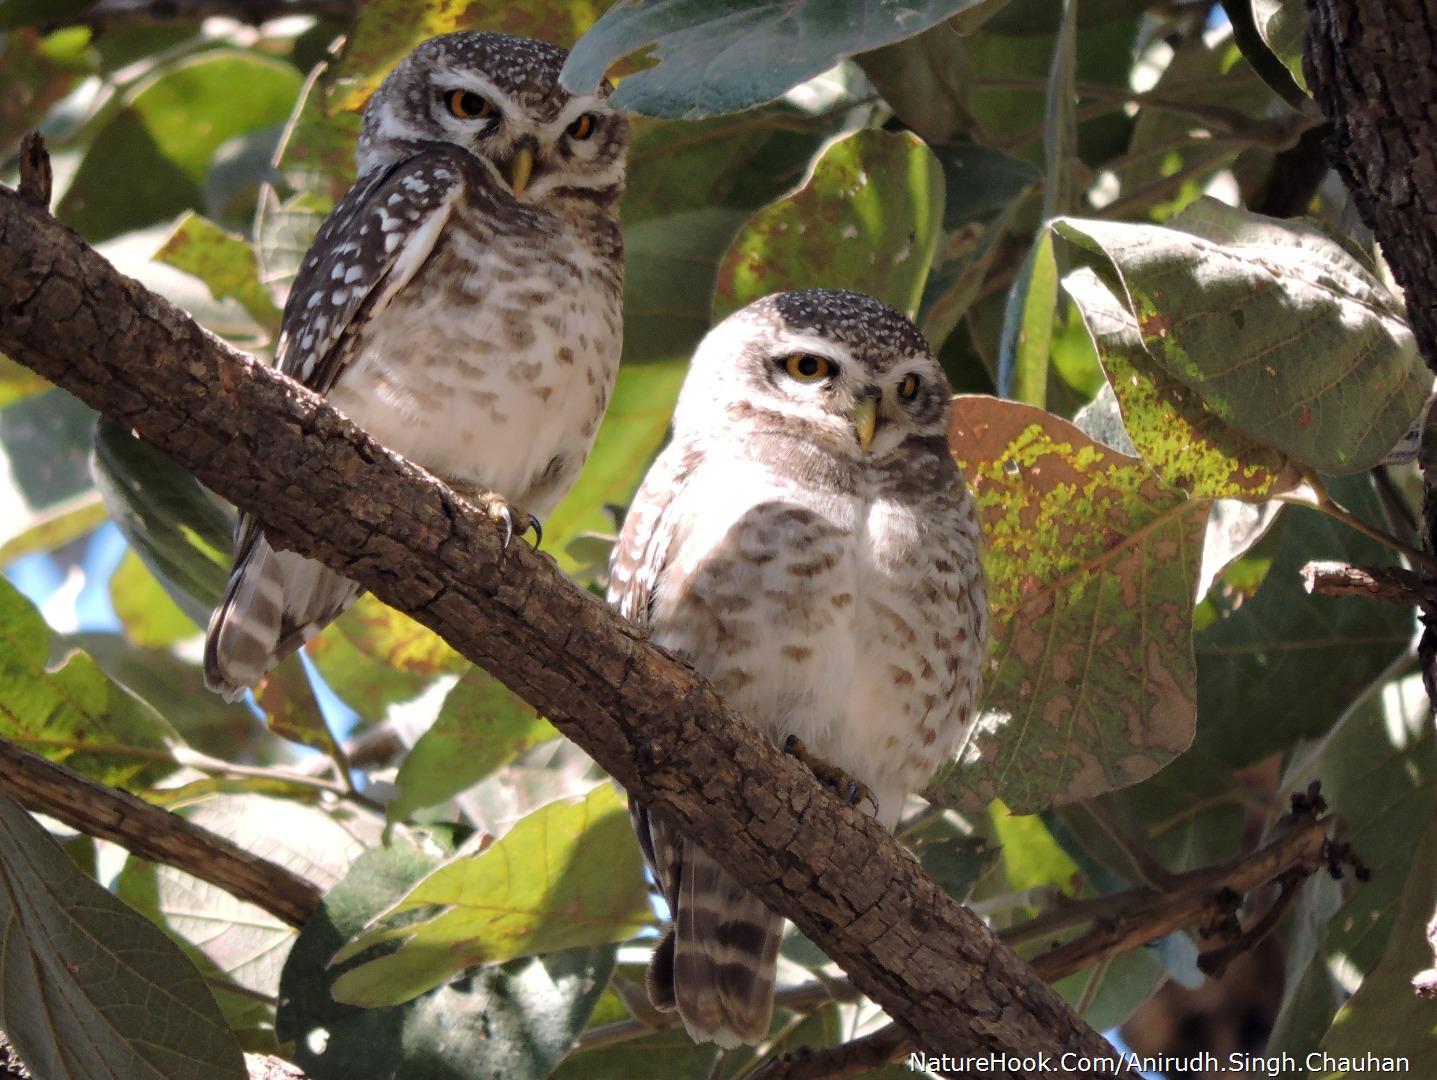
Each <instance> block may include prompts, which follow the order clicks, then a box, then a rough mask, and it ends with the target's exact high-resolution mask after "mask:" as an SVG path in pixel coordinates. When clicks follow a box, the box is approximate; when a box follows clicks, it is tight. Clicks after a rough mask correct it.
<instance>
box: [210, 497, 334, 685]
mask: <svg viewBox="0 0 1437 1080" xmlns="http://www.w3.org/2000/svg"><path fill="white" fill-rule="evenodd" d="M240 535H241V537H244V539H243V540H242V542H241V543H240V546H239V550H238V551H237V552H236V554H235V565H234V570H233V571H232V572H231V574H230V582H229V588H228V589H226V591H225V597H224V600H223V601H222V602H221V603H220V605H219V607H217V608H216V609H215V613H214V615H213V616H212V617H211V618H210V625H209V629H208V630H207V631H206V632H205V685H206V686H208V687H209V688H210V689H211V690H213V691H214V692H215V693H217V694H220V695H221V696H223V697H224V699H225V700H226V701H236V700H238V699H239V698H240V697H241V696H242V695H243V694H244V692H245V691H246V690H247V689H249V688H250V687H252V686H254V685H255V684H256V683H258V682H259V681H260V680H261V679H262V678H264V676H265V675H266V674H267V673H268V672H269V671H271V670H272V669H273V668H274V667H275V665H276V664H278V663H279V662H280V661H281V660H283V659H284V658H285V657H287V656H289V654H290V653H292V652H294V651H295V650H296V649H298V648H300V647H301V646H302V645H303V644H304V643H305V642H306V641H308V640H309V639H310V638H312V637H314V635H315V634H317V633H319V632H320V631H321V630H323V629H324V627H325V626H326V625H328V624H329V623H330V622H331V621H332V620H333V619H335V618H336V617H337V616H338V615H339V614H340V613H341V612H343V611H344V609H345V608H347V607H349V605H350V604H352V603H353V602H354V600H355V598H356V597H357V596H358V595H359V593H360V588H359V586H358V585H356V584H355V583H354V582H352V581H350V580H349V579H348V578H345V577H341V576H340V575H339V574H336V573H335V572H334V571H332V570H330V569H329V568H328V567H326V566H325V565H324V564H323V563H318V562H315V561H314V560H313V559H306V558H304V557H303V556H302V555H296V554H295V553H294V552H292V551H275V550H274V548H272V547H270V546H269V542H268V541H266V540H265V538H264V536H263V534H261V533H260V532H259V530H258V529H257V528H253V527H247V523H246V522H245V521H243V520H242V521H241V524H240Z"/></svg>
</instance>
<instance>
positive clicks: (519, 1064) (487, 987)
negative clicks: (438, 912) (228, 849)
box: [276, 835, 613, 1080]
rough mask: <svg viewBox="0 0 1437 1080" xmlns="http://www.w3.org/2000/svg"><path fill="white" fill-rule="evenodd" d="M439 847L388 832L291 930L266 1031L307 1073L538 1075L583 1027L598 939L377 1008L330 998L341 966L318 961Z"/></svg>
mask: <svg viewBox="0 0 1437 1080" xmlns="http://www.w3.org/2000/svg"><path fill="white" fill-rule="evenodd" d="M436 841H437V843H436ZM447 850H448V844H447V841H446V840H445V838H444V837H443V836H442V835H440V836H435V837H432V838H430V840H429V841H428V842H427V843H425V845H424V846H423V849H421V848H420V847H419V846H418V845H416V844H414V843H413V842H411V841H409V840H407V839H404V838H403V837H400V838H397V839H396V840H395V841H394V842H393V843H392V844H391V845H390V846H389V847H387V848H377V849H374V850H371V851H367V852H365V853H364V854H363V855H361V856H360V857H359V859H358V860H357V861H356V862H355V864H354V866H353V867H352V868H351V870H350V871H349V873H348V874H347V875H346V876H345V878H344V880H343V881H341V882H340V883H339V884H338V885H336V886H335V887H334V888H333V889H331V890H330V891H329V893H327V894H326V896H325V898H324V904H323V906H321V908H320V910H319V911H318V913H316V915H315V916H314V917H313V918H312V919H310V920H309V922H308V923H307V924H306V925H305V927H304V929H303V930H302V931H301V932H300V936H299V940H298V941H297V942H296V943H295V945H294V948H293V949H292V950H291V951H290V956H289V960H288V961H287V962H286V964H285V968H284V973H283V976H282V977H281V981H280V1007H279V1013H278V1016H277V1018H276V1034H277V1035H278V1036H279V1037H280V1038H281V1039H284V1040H286V1041H292V1042H293V1043H294V1045H295V1055H296V1057H295V1060H296V1061H297V1062H298V1064H299V1065H300V1066H301V1067H302V1068H303V1069H304V1070H305V1073H306V1075H308V1076H311V1077H313V1078H314V1080H352V1078H354V1077H357V1076H376V1075H380V1076H403V1077H405V1078H406V1080H473V1077H475V1076H502V1077H504V1078H505V1080H541V1078H542V1077H546V1076H548V1075H549V1074H550V1072H551V1071H552V1070H553V1068H554V1066H555V1065H556V1064H558V1062H559V1060H560V1059H561V1058H562V1057H563V1056H564V1055H565V1054H566V1053H567V1052H568V1050H569V1047H570V1046H571V1045H572V1043H573V1040H574V1038H575V1037H576V1036H577V1035H578V1033H579V1032H580V1031H582V1030H583V1028H584V1025H585V1023H586V1022H587V1021H588V1018H589V1015H590V1013H591V1012H592V1011H593V1008H594V1004H595V1002H596V1001H597V1000H598V997H599V995H600V994H601V993H602V992H603V989H604V987H605V986H606V985H607V984H608V981H609V974H610V972H611V971H612V970H613V948H612V947H609V946H599V947H595V948H592V949H578V950H573V951H570V952H563V953H556V954H554V955H552V956H547V957H541V958H537V959H533V960H527V961H519V962H516V963H514V964H511V965H507V966H506V967H504V968H489V969H486V970H484V971H481V972H478V973H475V974H473V975H470V976H468V977H465V978H462V979H459V980H457V981H456V982H453V983H450V984H448V985H446V986H441V987H438V988H437V989H434V990H431V991H429V992H428V993H426V994H422V995H420V996H419V997H417V998H414V999H413V1000H412V1001H408V1002H405V1003H404V1004H403V1005H397V1006H390V1007H387V1008H374V1009H361V1008H356V1007H355V1006H353V1005H346V1004H343V1003H341V1002H338V1001H336V1000H335V999H334V998H333V997H332V996H331V985H332V984H333V982H334V980H335V977H336V975H342V974H343V973H344V968H343V967H339V968H335V967H331V966H330V962H329V961H330V957H332V956H333V955H334V953H335V950H336V949H338V948H339V946H340V945H341V944H343V943H344V942H345V941H346V940H347V939H349V938H350V937H352V936H353V935H355V934H357V933H359V932H360V931H361V930H362V929H363V928H364V927H365V925H367V924H368V922H369V921H370V920H371V919H372V918H374V917H375V916H376V915H377V914H379V913H380V912H381V911H383V910H384V909H385V908H387V907H388V906H389V905H390V904H392V903H393V902H394V901H395V900H397V899H398V898H399V897H400V896H402V895H403V894H404V893H405V892H406V891H407V890H408V889H409V888H410V887H411V886H412V885H413V884H414V883H415V882H416V881H417V880H418V879H419V878H421V877H422V876H423V875H424V874H425V873H426V872H427V871H429V870H430V869H431V868H432V867H433V866H434V864H435V863H436V861H437V860H438V857H439V853H441V852H445V851H447Z"/></svg>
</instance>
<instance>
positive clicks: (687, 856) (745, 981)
mask: <svg viewBox="0 0 1437 1080" xmlns="http://www.w3.org/2000/svg"><path fill="white" fill-rule="evenodd" d="M675 899H676V903H675V905H674V906H675V909H676V910H675V911H674V912H673V916H674V925H673V928H672V929H671V930H670V931H669V935H668V936H666V937H665V939H664V941H663V942H661V943H660V945H659V947H658V948H657V949H656V950H655V951H654V958H653V961H652V962H651V964H650V966H649V979H648V981H649V995H650V999H651V1000H652V1001H653V1002H654V1003H655V1005H657V1006H658V1007H660V1008H663V1007H664V1003H672V1004H671V1005H670V1007H674V1008H677V1009H678V1011H679V1015H680V1016H682V1017H683V1021H684V1027H686V1028H687V1029H688V1032H689V1036H690V1037H691V1038H693V1039H694V1041H695V1042H705V1041H712V1042H715V1043H717V1044H718V1045H719V1046H721V1047H723V1048H725V1049H732V1048H733V1047H736V1046H739V1045H741V1044H744V1043H749V1044H752V1043H756V1042H759V1041H760V1040H761V1039H763V1038H764V1037H765V1036H767V1035H768V1030H769V1027H770V1025H771V1023H772V1019H773V984H774V976H775V971H776V968H777V965H778V947H779V941H780V939H781V937H782V934H783V919H782V918H781V917H780V916H777V915H775V914H774V913H773V912H771V911H769V910H768V908H767V907H765V906H764V905H763V903H762V902H761V901H759V900H758V899H757V898H756V897H754V896H753V894H752V893H750V892H749V891H748V890H747V889H745V888H743V886H741V885H739V884H738V883H737V882H735V881H734V880H733V879H732V878H730V877H729V876H728V874H727V873H725V872H724V871H723V870H722V869H721V868H720V867H719V865H718V863H716V862H714V860H713V859H711V858H710V857H709V856H708V855H707V854H705V853H704V852H703V851H701V850H699V849H698V848H696V847H694V846H693V845H692V844H688V845H685V849H684V865H683V872H682V878H681V880H680V882H679V889H678V894H677V896H676V898H675Z"/></svg>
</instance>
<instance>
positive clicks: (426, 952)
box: [330, 783, 653, 1008]
mask: <svg viewBox="0 0 1437 1080" xmlns="http://www.w3.org/2000/svg"><path fill="white" fill-rule="evenodd" d="M434 905H441V906H442V907H443V910H442V911H441V912H440V913H439V914H437V915H434V916H432V917H430V918H428V919H425V920H423V921H421V922H418V923H415V922H409V923H407V924H405V925H402V926H394V925H379V926H373V927H371V928H370V929H368V930H365V931H363V932H362V933H360V934H359V935H358V936H357V937H355V938H354V939H353V940H352V941H350V942H349V944H347V945H346V946H345V947H344V948H343V949H341V950H340V951H339V952H338V953H336V954H335V956H334V959H333V960H331V961H330V963H331V965H335V964H342V963H344V962H345V961H346V960H350V959H352V958H354V957H356V956H358V955H359V954H360V953H363V952H365V951H367V950H368V949H371V948H373V947H374V946H375V945H379V944H382V943H384V942H390V941H396V940H397V941H401V942H403V944H402V945H401V946H400V947H399V948H398V949H397V950H395V951H394V952H390V953H387V954H386V955H383V956H380V957H378V958H377V959H374V960H370V961H369V962H367V963H364V964H360V965H359V966H358V967H355V968H352V969H351V970H349V971H346V972H345V973H344V974H343V975H341V976H340V977H339V978H338V979H337V980H336V981H335V983H334V990H333V994H334V999H335V1000H336V1001H341V1002H346V1003H348V1004H351V1005H362V1006H364V1007H366V1008H374V1007H376V1006H381V1005H397V1004H399V1003H401V1002H404V1001H408V1000H409V999H410V998H413V997H415V996H417V995H419V994H422V993H424V992H425V991H426V990H429V989H432V988H433V987H436V986H439V985H441V984H443V983H445V982H448V981H449V980H450V979H451V978H453V977H454V975H456V974H457V973H458V972H460V971H462V970H463V969H464V968H466V967H471V966H473V965H475V964H498V963H503V962H504V961H507V960H513V959H514V958H516V957H520V956H533V955H536V954H539V953H551V952H557V951H558V950H560V949H572V948H577V947H580V946H586V945H599V944H605V943H608V942H614V941H623V940H625V939H627V938H629V937H632V936H633V935H634V934H636V933H637V932H638V931H639V930H641V929H642V928H643V927H645V926H646V925H648V924H649V923H651V922H652V921H653V914H652V912H651V911H650V909H649V904H648V890H647V888H646V887H645V885H644V873H643V863H642V861H641V857H640V855H639V848H638V845H637V844H635V843H634V840H633V836H632V834H631V832H630V828H629V813H628V809H627V807H626V805H625V802H624V800H623V799H622V798H621V797H620V795H619V794H618V792H617V791H615V789H614V788H613V786H612V785H611V784H607V783H604V784H600V785H599V786H598V787H596V788H594V789H593V790H592V791H590V792H589V794H588V795H587V796H585V797H584V798H582V799H560V800H557V801H555V802H551V803H548V804H546V805H545V806H542V807H540V808H539V809H538V810H535V811H534V812H533V813H532V814H529V815H528V816H526V817H524V818H523V819H522V820H520V821H519V822H518V823H517V824H516V825H515V826H514V827H513V828H512V829H510V830H509V832H508V833H506V834H505V835H504V837H503V838H502V839H500V840H499V841H497V842H496V843H493V844H491V845H490V846H489V847H487V848H485V849H484V850H483V851H480V852H477V853H476V852H474V851H472V850H471V851H465V852H463V853H461V854H460V855H459V856H458V857H456V858H455V859H454V860H453V861H451V862H448V863H445V864H444V865H443V866H441V867H439V868H438V869H436V870H434V871H433V872H432V873H430V874H429V875H428V876H426V877H425V878H424V879H423V880H421V881H420V882H419V883H418V884H417V885H415V886H414V887H413V888H412V889H410V890H409V892H408V893H407V894H406V895H405V896H404V897H403V898H402V899H400V900H399V901H397V902H396V903H395V904H394V905H393V906H391V907H390V908H389V910H388V911H386V912H384V914H383V915H381V916H380V919H382V920H392V919H393V918H394V917H395V916H397V915H402V914H404V913H406V912H412V911H414V910H416V909H422V908H432V907H433V906H434Z"/></svg>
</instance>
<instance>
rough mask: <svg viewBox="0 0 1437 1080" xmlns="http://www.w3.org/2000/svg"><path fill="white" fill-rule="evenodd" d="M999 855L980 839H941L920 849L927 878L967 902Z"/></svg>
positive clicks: (920, 860)
mask: <svg viewBox="0 0 1437 1080" xmlns="http://www.w3.org/2000/svg"><path fill="white" fill-rule="evenodd" d="M999 854H1000V852H999V850H998V849H997V848H995V847H990V846H989V844H988V842H987V841H986V840H984V839H983V838H982V837H981V836H939V837H935V838H930V839H926V840H924V842H923V843H922V844H921V845H919V847H918V861H919V862H921V863H922V864H923V869H924V870H926V871H927V872H928V876H929V877H931V878H932V879H933V880H934V881H936V882H937V883H938V884H939V885H940V886H942V888H943V891H944V892H946V893H948V894H949V895H950V896H952V897H953V898H954V899H956V900H967V899H968V894H969V893H971V892H972V891H973V886H974V885H976V884H978V881H979V879H981V878H982V877H983V875H985V874H986V873H988V871H989V870H991V869H993V867H994V865H995V864H996V863H997V862H998V856H999Z"/></svg>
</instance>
